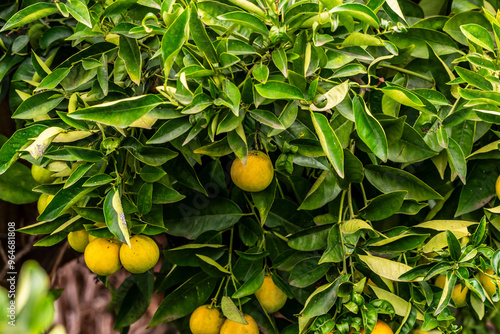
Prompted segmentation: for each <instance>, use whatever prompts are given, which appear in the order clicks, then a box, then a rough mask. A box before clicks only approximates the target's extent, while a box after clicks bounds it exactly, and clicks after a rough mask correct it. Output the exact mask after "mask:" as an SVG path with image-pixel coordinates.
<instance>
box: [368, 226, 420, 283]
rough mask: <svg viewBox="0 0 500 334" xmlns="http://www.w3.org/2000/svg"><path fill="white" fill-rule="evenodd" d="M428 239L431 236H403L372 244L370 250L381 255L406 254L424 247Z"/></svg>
mask: <svg viewBox="0 0 500 334" xmlns="http://www.w3.org/2000/svg"><path fill="white" fill-rule="evenodd" d="M428 237H429V234H402V235H397V236H394V237H390V238H387V239H382V240H380V241H377V242H375V243H373V244H370V248H371V249H372V250H373V251H376V252H378V253H379V254H384V253H395V252H406V251H409V250H411V249H415V248H417V247H419V246H420V245H422V244H423V243H424V241H425V240H426V239H427V238H428ZM422 276H423V275H422ZM401 279H402V278H401Z"/></svg>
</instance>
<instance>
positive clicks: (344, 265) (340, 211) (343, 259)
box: [338, 185, 350, 273]
mask: <svg viewBox="0 0 500 334" xmlns="http://www.w3.org/2000/svg"><path fill="white" fill-rule="evenodd" d="M349 186H350V185H349ZM346 192H347V190H344V191H342V197H341V198H340V210H339V220H338V224H339V225H340V223H341V222H342V211H343V208H344V199H345V194H346ZM339 233H340V242H341V244H342V265H343V272H344V273H347V262H346V259H345V251H344V250H345V247H344V233H342V229H340V228H339Z"/></svg>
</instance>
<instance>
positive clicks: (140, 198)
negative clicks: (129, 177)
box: [137, 182, 153, 215]
mask: <svg viewBox="0 0 500 334" xmlns="http://www.w3.org/2000/svg"><path fill="white" fill-rule="evenodd" d="M152 207H153V184H152V183H149V182H145V183H144V184H143V185H142V186H141V188H140V189H139V192H138V193H137V209H138V210H139V213H140V214H141V215H147V214H148V213H149V212H150V211H151V208H152Z"/></svg>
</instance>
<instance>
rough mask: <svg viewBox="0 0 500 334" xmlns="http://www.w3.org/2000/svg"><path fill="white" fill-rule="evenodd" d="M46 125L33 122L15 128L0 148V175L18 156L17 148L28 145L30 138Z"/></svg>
mask: <svg viewBox="0 0 500 334" xmlns="http://www.w3.org/2000/svg"><path fill="white" fill-rule="evenodd" d="M46 129H47V126H45V125H41V124H35V125H31V126H28V127H26V128H23V129H19V130H17V131H16V132H15V133H14V134H13V135H12V136H11V137H10V138H9V139H8V140H7V141H6V142H5V143H4V144H3V145H2V147H1V148H0V175H1V174H3V173H5V171H6V170H7V169H8V168H9V167H10V166H11V165H12V164H13V163H14V162H15V161H16V160H17V159H18V158H19V152H18V151H19V150H21V149H22V148H23V147H26V146H28V144H29V143H30V142H31V138H36V137H38V136H39V135H40V134H41V133H42V132H43V131H45V130H46Z"/></svg>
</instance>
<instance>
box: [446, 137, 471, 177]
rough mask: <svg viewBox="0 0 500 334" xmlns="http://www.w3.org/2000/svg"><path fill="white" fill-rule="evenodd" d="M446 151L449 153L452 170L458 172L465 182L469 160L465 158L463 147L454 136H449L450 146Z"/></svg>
mask: <svg viewBox="0 0 500 334" xmlns="http://www.w3.org/2000/svg"><path fill="white" fill-rule="evenodd" d="M446 152H447V153H448V162H449V163H450V167H451V170H452V171H453V172H454V173H456V174H458V177H460V180H461V181H462V183H463V184H465V182H466V181H465V178H466V176H467V161H466V160H465V155H464V152H463V151H462V148H461V147H460V145H458V143H457V142H456V141H455V140H454V139H453V138H448V148H447V149H446Z"/></svg>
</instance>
